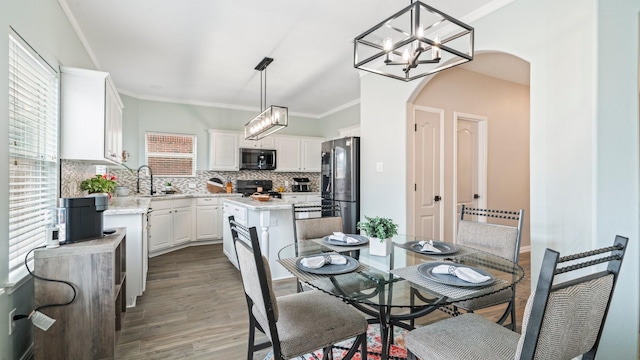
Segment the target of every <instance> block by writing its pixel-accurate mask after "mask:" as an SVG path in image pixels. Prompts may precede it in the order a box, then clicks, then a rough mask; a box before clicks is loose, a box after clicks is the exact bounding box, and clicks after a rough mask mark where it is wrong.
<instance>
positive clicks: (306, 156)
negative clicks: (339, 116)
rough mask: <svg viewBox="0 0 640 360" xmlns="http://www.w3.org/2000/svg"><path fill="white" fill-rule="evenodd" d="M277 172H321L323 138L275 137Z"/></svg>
mask: <svg viewBox="0 0 640 360" xmlns="http://www.w3.org/2000/svg"><path fill="white" fill-rule="evenodd" d="M274 139H275V146H276V154H277V156H278V158H277V161H276V171H290V172H320V158H321V157H320V148H321V144H322V142H323V141H324V139H323V138H312V137H300V136H274Z"/></svg>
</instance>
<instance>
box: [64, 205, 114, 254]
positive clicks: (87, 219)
mask: <svg viewBox="0 0 640 360" xmlns="http://www.w3.org/2000/svg"><path fill="white" fill-rule="evenodd" d="M61 206H62V207H64V208H65V209H66V216H65V220H66V221H65V233H66V236H65V239H64V240H65V242H67V243H70V242H78V241H83V240H90V239H95V238H98V237H101V236H102V232H103V231H104V222H103V215H104V214H103V213H104V211H105V210H107V209H109V197H108V196H106V195H99V196H95V197H94V196H87V197H78V198H63V199H62V201H61Z"/></svg>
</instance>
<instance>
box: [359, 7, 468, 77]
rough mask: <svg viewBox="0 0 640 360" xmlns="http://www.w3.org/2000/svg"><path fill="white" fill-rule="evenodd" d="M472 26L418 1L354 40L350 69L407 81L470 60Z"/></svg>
mask: <svg viewBox="0 0 640 360" xmlns="http://www.w3.org/2000/svg"><path fill="white" fill-rule="evenodd" d="M473 47H474V29H473V27H471V26H469V25H467V24H465V23H463V22H461V21H459V20H457V19H455V18H453V17H452V16H449V15H447V14H445V13H443V12H441V11H439V10H437V9H434V8H433V7H430V6H428V5H426V4H424V3H423V2H421V1H415V2H412V3H411V4H410V5H409V6H407V7H405V8H404V9H402V10H400V11H398V12H397V13H396V14H394V15H392V16H390V17H389V18H387V19H385V20H384V21H382V22H380V23H379V24H377V25H376V26H374V27H372V28H371V29H369V30H367V31H365V32H364V33H362V34H361V35H359V36H358V37H356V38H355V39H354V56H353V63H354V67H355V68H357V69H360V70H365V71H368V72H372V73H374V74H379V75H384V76H388V77H391V78H394V79H398V80H402V81H411V80H415V79H418V78H421V77H424V76H427V75H431V74H434V73H436V72H438V71H442V70H445V69H449V68H451V67H453V66H457V65H460V64H463V63H466V62H468V61H472V60H473V52H474V49H473Z"/></svg>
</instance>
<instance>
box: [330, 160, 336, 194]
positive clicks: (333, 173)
mask: <svg viewBox="0 0 640 360" xmlns="http://www.w3.org/2000/svg"><path fill="white" fill-rule="evenodd" d="M335 163H336V149H334V148H331V180H330V181H331V182H330V184H331V185H330V186H331V200H333V199H335V195H336V192H335V191H336V190H335V187H333V185H334V181H335V178H336V166H335Z"/></svg>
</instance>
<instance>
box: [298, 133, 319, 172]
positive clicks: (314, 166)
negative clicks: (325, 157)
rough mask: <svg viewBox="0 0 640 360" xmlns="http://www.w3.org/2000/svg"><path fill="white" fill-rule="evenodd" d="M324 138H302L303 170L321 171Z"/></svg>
mask: <svg viewBox="0 0 640 360" xmlns="http://www.w3.org/2000/svg"><path fill="white" fill-rule="evenodd" d="M323 141H324V139H314V138H303V139H302V140H301V146H300V147H301V148H302V164H301V167H302V171H305V172H320V165H321V162H322V161H321V160H322V156H321V154H320V152H321V151H322V150H321V149H322V142H323Z"/></svg>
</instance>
